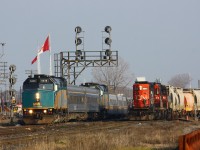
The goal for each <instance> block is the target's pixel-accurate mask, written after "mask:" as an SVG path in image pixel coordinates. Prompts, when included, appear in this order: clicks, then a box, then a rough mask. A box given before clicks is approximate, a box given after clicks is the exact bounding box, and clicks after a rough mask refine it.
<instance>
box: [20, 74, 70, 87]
mask: <svg viewBox="0 0 200 150" xmlns="http://www.w3.org/2000/svg"><path fill="white" fill-rule="evenodd" d="M54 85H57V87H58V88H60V87H66V85H67V83H66V81H65V79H62V78H57V77H52V76H46V75H35V76H34V77H33V78H30V77H29V78H27V79H26V80H25V81H24V84H23V89H42V90H54Z"/></svg>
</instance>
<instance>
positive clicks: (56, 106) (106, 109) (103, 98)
mask: <svg viewBox="0 0 200 150" xmlns="http://www.w3.org/2000/svg"><path fill="white" fill-rule="evenodd" d="M22 103H23V106H22V108H23V121H24V123H25V124H40V123H51V122H56V121H67V120H70V119H88V118H91V119H100V118H101V119H103V118H106V117H109V116H118V117H119V116H125V115H127V114H128V104H127V99H126V97H123V96H120V95H114V94H109V93H108V88H107V86H106V85H103V84H97V83H85V84H82V85H81V86H75V85H68V84H67V81H66V80H65V79H64V78H62V77H55V76H48V75H42V74H38V75H34V77H31V76H29V77H28V78H27V79H26V80H25V81H24V83H23V92H22Z"/></svg>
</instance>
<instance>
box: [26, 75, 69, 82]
mask: <svg viewBox="0 0 200 150" xmlns="http://www.w3.org/2000/svg"><path fill="white" fill-rule="evenodd" d="M38 79H50V81H51V82H54V83H59V84H60V83H61V82H62V83H64V82H66V80H65V79H64V78H62V77H55V76H50V75H45V74H35V75H34V77H32V76H29V77H28V78H27V79H26V80H25V81H24V84H26V83H30V81H31V80H32V81H33V80H35V82H38V81H39V80H38Z"/></svg>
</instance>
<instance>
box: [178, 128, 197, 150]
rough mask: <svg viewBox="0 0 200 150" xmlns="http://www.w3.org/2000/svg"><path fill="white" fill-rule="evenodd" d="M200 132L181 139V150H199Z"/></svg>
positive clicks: (183, 136) (194, 132)
mask: <svg viewBox="0 0 200 150" xmlns="http://www.w3.org/2000/svg"><path fill="white" fill-rule="evenodd" d="M199 149H200V130H196V131H193V132H191V133H189V134H186V135H182V136H180V137H179V150H199Z"/></svg>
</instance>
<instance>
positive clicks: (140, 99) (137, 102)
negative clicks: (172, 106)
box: [130, 78, 168, 120]
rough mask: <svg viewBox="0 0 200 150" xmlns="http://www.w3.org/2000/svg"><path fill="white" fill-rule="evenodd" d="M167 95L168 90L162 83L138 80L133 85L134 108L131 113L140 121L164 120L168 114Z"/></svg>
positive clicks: (143, 79)
mask: <svg viewBox="0 0 200 150" xmlns="http://www.w3.org/2000/svg"><path fill="white" fill-rule="evenodd" d="M167 95H168V94H167V88H166V86H164V85H162V84H161V83H159V82H148V81H146V80H145V78H137V79H136V81H135V83H134V85H133V103H132V104H133V106H132V109H131V111H130V113H131V114H132V116H134V117H136V118H138V119H145V120H148V119H149V120H151V119H164V118H166V117H167V112H168V111H167V110H168V99H167ZM136 118H135V119H136Z"/></svg>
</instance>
